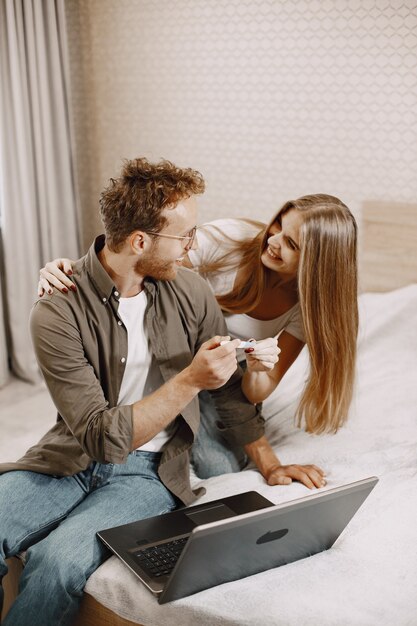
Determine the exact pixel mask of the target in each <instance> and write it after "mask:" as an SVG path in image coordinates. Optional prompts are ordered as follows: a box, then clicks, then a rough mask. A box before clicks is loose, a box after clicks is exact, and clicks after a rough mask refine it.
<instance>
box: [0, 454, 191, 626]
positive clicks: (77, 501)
mask: <svg viewBox="0 0 417 626" xmlns="http://www.w3.org/2000/svg"><path fill="white" fill-rule="evenodd" d="M159 459H160V454H159V453H153V452H139V451H136V452H132V453H131V454H130V455H129V457H128V460H127V462H126V463H125V464H123V465H112V464H106V465H103V464H100V463H92V464H91V465H90V467H88V468H87V470H85V471H83V472H80V473H79V474H76V475H75V476H69V477H64V478H59V477H53V476H48V475H44V474H38V473H35V472H27V471H20V470H19V471H14V472H9V473H6V474H3V475H1V476H0V579H1V578H2V577H3V576H4V575H5V574H6V572H7V566H6V564H5V559H6V558H8V557H10V556H13V555H15V554H17V553H18V552H20V551H22V550H27V553H26V566H25V568H24V570H23V573H22V576H21V579H20V586H19V595H18V596H17V598H16V601H15V602H14V604H13V605H12V607H11V609H10V611H9V613H8V614H7V616H6V618H5V620H4V622H3V626H45V625H47V626H58V625H59V626H62V625H64V624H68V625H69V624H71V623H72V622H73V620H74V618H75V616H76V614H77V611H78V608H79V604H80V601H81V598H82V594H83V589H84V586H85V584H86V582H87V579H88V577H89V576H90V575H91V574H92V573H93V572H94V571H95V570H96V569H97V568H98V566H99V565H100V564H101V563H103V561H105V560H106V559H107V558H108V557H109V556H110V552H109V550H108V549H107V548H106V547H105V546H104V545H103V544H102V543H101V542H100V540H99V539H98V538H97V537H96V532H97V531H98V530H102V529H104V528H109V527H112V526H118V525H120V524H127V523H129V522H133V521H135V520H138V519H142V518H145V517H151V516H152V515H159V514H161V513H165V512H167V511H171V510H173V509H175V508H176V507H177V506H178V505H179V504H180V502H179V501H178V500H177V499H176V498H175V496H174V495H173V494H172V493H171V492H170V491H168V489H166V487H164V485H163V484H162V482H161V481H160V479H159V477H158V471H157V469H158V464H159ZM0 589H1V588H0ZM0 594H1V596H2V591H0ZM1 604H2V597H0V607H1Z"/></svg>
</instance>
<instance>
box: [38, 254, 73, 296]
mask: <svg viewBox="0 0 417 626" xmlns="http://www.w3.org/2000/svg"><path fill="white" fill-rule="evenodd" d="M72 264H73V261H71V260H70V259H54V260H53V261H49V263H46V264H45V267H42V268H41V269H40V270H39V282H38V296H39V297H40V298H41V297H42V296H43V294H44V293H49V294H51V293H53V291H54V290H53V288H54V287H56V288H57V289H58V290H59V291H62V292H63V293H68V290H69V289H72V290H73V291H76V287H75V285H74V283H73V282H72V280H70V279H69V278H68V276H71V274H72Z"/></svg>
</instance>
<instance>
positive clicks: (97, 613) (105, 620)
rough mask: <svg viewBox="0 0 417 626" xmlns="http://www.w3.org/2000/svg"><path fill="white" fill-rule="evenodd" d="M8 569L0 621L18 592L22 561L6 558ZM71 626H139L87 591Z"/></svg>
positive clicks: (4, 582)
mask: <svg viewBox="0 0 417 626" xmlns="http://www.w3.org/2000/svg"><path fill="white" fill-rule="evenodd" d="M7 565H8V568H9V571H8V573H7V575H6V576H5V577H4V579H3V581H2V584H3V589H4V604H3V611H2V614H1V621H3V619H4V618H5V617H6V614H7V612H8V610H9V608H10V606H11V605H12V603H13V601H14V599H15V598H16V596H17V593H18V586H19V577H20V574H21V572H22V569H23V564H22V561H21V560H20V559H18V558H16V557H13V558H11V559H8V560H7ZM73 626H140V625H138V624H137V622H131V621H129V620H127V619H123V617H119V615H116V613H113V611H110V609H107V608H106V607H105V606H103V605H102V604H100V603H99V602H97V600H95V599H94V598H93V597H92V596H90V595H89V594H88V593H85V594H84V597H83V601H82V603H81V608H80V611H79V613H78V616H77V619H76V620H75V622H74V624H73Z"/></svg>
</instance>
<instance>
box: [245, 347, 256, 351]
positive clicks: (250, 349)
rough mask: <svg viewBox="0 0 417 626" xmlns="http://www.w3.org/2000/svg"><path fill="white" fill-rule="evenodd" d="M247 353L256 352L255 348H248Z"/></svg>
mask: <svg viewBox="0 0 417 626" xmlns="http://www.w3.org/2000/svg"><path fill="white" fill-rule="evenodd" d="M245 352H255V348H246V350H245Z"/></svg>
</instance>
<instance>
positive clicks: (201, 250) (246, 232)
mask: <svg viewBox="0 0 417 626" xmlns="http://www.w3.org/2000/svg"><path fill="white" fill-rule="evenodd" d="M258 232H259V228H258V227H256V226H255V225H254V224H249V223H248V222H246V221H245V220H243V219H232V218H229V219H219V220H214V221H212V222H208V223H207V224H204V225H203V226H202V227H201V228H199V230H198V234H197V242H198V249H197V250H190V251H189V253H188V256H189V258H190V261H191V263H192V265H193V266H194V267H198V266H199V265H203V264H206V263H214V262H216V261H218V260H219V259H221V258H222V257H223V255H224V254H226V253H227V254H228V259H231V260H232V261H233V262H237V265H238V262H239V260H240V257H241V253H240V252H239V251H238V250H236V248H235V244H234V242H233V241H230V239H228V238H229V237H231V238H232V239H233V240H235V241H243V240H244V239H248V238H251V237H252V238H253V237H255V236H256V235H257V234H258ZM236 274H237V266H236V267H235V268H232V269H227V268H226V269H225V270H219V271H217V272H210V273H206V274H204V273H202V274H201V275H202V276H203V277H204V278H205V279H206V281H207V282H208V284H209V285H210V287H211V289H212V291H213V293H214V294H215V295H216V296H219V295H224V294H225V293H228V292H229V291H231V290H232V288H233V285H234V282H235V279H236ZM224 317H225V320H226V324H227V330H228V332H229V334H230V336H231V337H239V339H249V338H251V337H253V338H254V339H257V340H259V339H266V338H267V337H275V336H276V335H278V334H279V333H280V332H281V331H283V330H285V331H286V332H287V333H289V334H290V335H293V336H294V337H296V338H297V339H300V340H301V341H305V339H304V331H303V324H302V319H301V310H300V305H299V303H297V304H295V305H294V306H293V307H292V308H291V309H290V310H289V311H287V312H286V313H284V314H283V315H280V316H279V317H275V318H273V319H271V320H257V319H255V318H254V317H250V315H247V314H246V313H234V314H232V313H224Z"/></svg>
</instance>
